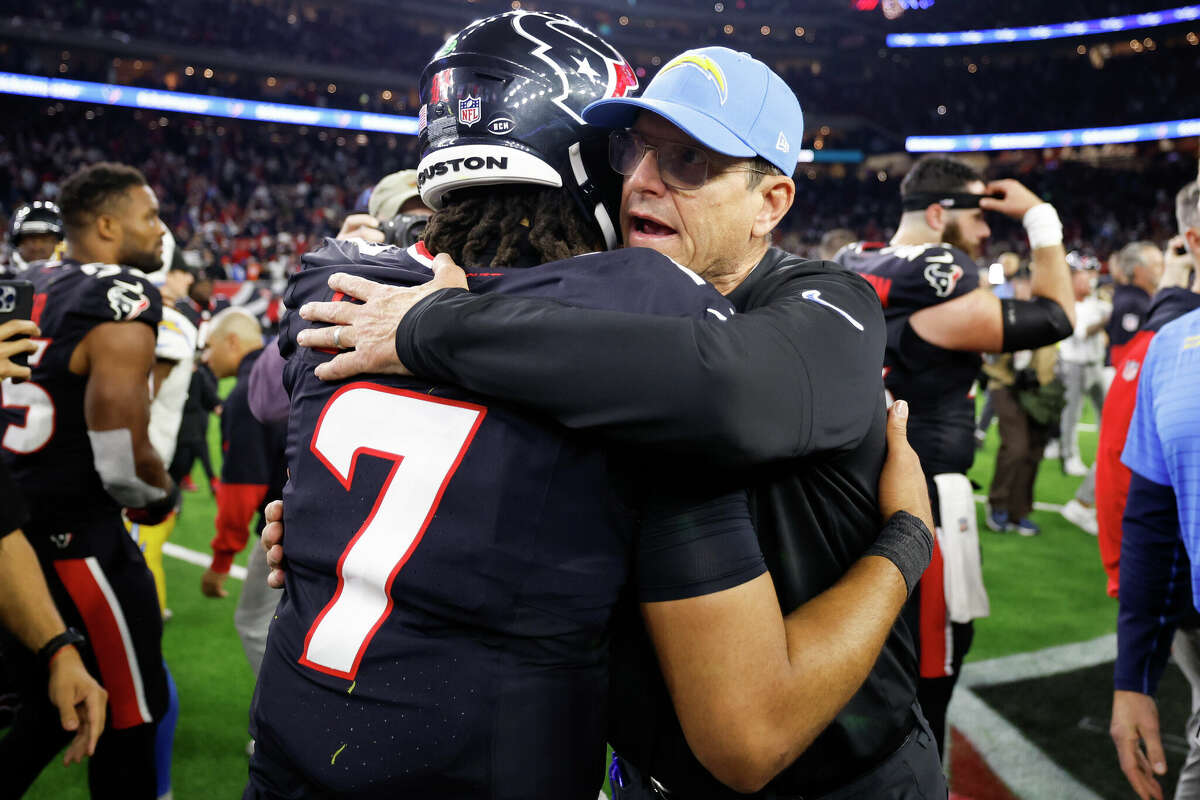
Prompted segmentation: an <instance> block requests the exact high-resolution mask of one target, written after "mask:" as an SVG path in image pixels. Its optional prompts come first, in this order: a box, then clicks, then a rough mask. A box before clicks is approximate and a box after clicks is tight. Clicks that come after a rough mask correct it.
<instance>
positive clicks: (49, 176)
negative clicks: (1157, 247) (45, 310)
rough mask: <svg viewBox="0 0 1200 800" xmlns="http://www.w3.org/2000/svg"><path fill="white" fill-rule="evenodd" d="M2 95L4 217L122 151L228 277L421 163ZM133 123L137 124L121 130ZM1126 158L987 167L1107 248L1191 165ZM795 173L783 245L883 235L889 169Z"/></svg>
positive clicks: (330, 227) (206, 262) (996, 245)
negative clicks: (830, 234) (1016, 178)
mask: <svg viewBox="0 0 1200 800" xmlns="http://www.w3.org/2000/svg"><path fill="white" fill-rule="evenodd" d="M8 102H9V103H10V104H11V107H12V108H13V109H14V113H13V114H12V115H11V116H9V117H8V118H7V120H5V121H0V137H2V138H0V214H3V215H4V216H5V217H8V216H11V214H12V213H13V212H14V211H15V210H16V209H17V208H18V207H19V206H20V204H21V203H23V202H26V201H28V200H29V199H30V198H35V199H42V198H44V199H49V200H53V199H55V198H56V197H57V193H58V187H59V184H60V183H61V182H62V180H63V178H64V177H65V176H66V175H69V174H70V173H71V172H72V171H73V170H74V169H76V168H77V167H78V166H80V165H81V164H85V163H88V162H91V161H95V160H97V158H99V157H100V156H102V155H104V156H107V157H111V158H119V159H120V160H122V161H124V162H126V163H130V164H134V165H136V166H138V167H139V168H140V169H141V170H142V171H143V172H144V173H145V174H146V176H147V178H148V179H149V180H150V182H151V184H152V185H153V186H154V188H155V190H156V192H157V193H158V196H159V197H160V198H161V200H160V202H161V207H162V217H163V220H164V222H165V223H166V224H167V227H168V228H170V229H171V231H172V233H173V234H174V236H175V238H176V240H177V241H178V243H179V246H180V248H181V249H183V250H184V251H185V252H186V253H187V258H188V259H189V263H190V264H191V265H192V266H194V267H201V268H203V267H209V266H216V267H218V273H217V274H218V275H219V276H221V277H228V278H232V279H237V280H243V279H247V278H249V279H252V280H253V279H262V280H264V281H266V280H270V279H272V278H274V279H278V278H280V277H284V276H286V275H288V274H289V273H290V272H291V271H292V270H294V269H295V267H296V266H297V262H298V256H299V255H300V254H302V253H304V252H305V251H306V250H308V249H310V248H311V247H313V246H315V244H316V243H318V242H320V241H321V239H322V238H324V237H326V236H332V235H333V234H335V233H336V232H337V230H338V228H339V227H340V225H341V222H342V220H343V219H344V218H345V217H346V216H347V215H348V214H350V213H353V212H354V211H355V210H361V209H362V208H365V204H363V203H362V201H361V198H362V196H363V193H364V192H365V191H367V190H369V189H370V188H371V186H372V185H373V184H374V182H375V180H376V179H377V176H379V175H385V174H389V173H391V172H394V171H396V170H398V169H401V168H402V167H404V166H406V165H411V164H414V163H415V162H416V140H415V139H413V138H411V137H402V136H393V135H387V134H353V133H349V132H342V131H336V130H326V129H305V128H297V127H295V126H287V125H274V124H267V125H263V124H255V123H250V122H241V121H236V120H216V119H212V118H205V117H194V116H187V115H180V114H174V113H165V114H158V113H154V112H148V111H130V110H126V109H119V108H115V109H114V108H106V107H103V106H85V105H76V104H63V103H57V104H55V103H47V102H45V101H36V100H16V99H13V100H9V101H8ZM131 127H132V128H134V129H137V130H138V131H139V133H138V135H137V136H130V135H128V132H129V130H130V128H131ZM1134 158H1136V163H1137V166H1136V168H1135V169H1130V168H1128V164H1129V162H1131V161H1132V160H1133V159H1134ZM1121 161H1123V162H1124V163H1115V164H1110V165H1105V164H1099V165H1094V164H1091V163H1088V162H1086V161H1078V160H1072V159H1067V158H1064V157H1060V156H1058V155H1042V154H1040V153H1037V152H1032V153H1030V152H1026V153H1022V154H1018V155H1016V156H1015V158H1014V159H1012V160H1009V161H1005V162H1002V163H1000V164H999V165H997V166H995V167H994V168H993V169H994V170H995V171H997V172H1002V173H1003V174H1017V175H1021V176H1023V177H1024V178H1025V179H1026V180H1027V181H1028V182H1029V184H1030V186H1031V187H1032V188H1033V189H1034V190H1035V191H1037V192H1038V194H1040V195H1042V196H1044V197H1047V198H1050V199H1052V200H1053V201H1054V202H1055V203H1056V204H1057V205H1058V206H1059V207H1060V208H1063V209H1064V215H1063V216H1064V220H1065V224H1066V233H1065V236H1066V242H1067V246H1068V248H1069V249H1072V250H1081V251H1085V252H1088V253H1090V254H1093V255H1096V256H1098V257H1100V258H1101V259H1102V260H1104V261H1107V259H1108V258H1109V256H1110V255H1111V254H1112V253H1113V252H1114V251H1116V250H1119V249H1120V248H1121V247H1122V246H1124V245H1125V244H1126V243H1128V242H1131V241H1135V240H1139V239H1152V240H1155V241H1165V240H1166V239H1167V238H1170V236H1171V234H1172V232H1173V229H1174V222H1173V216H1174V205H1173V198H1172V197H1171V195H1170V193H1169V192H1167V191H1165V190H1163V189H1162V188H1161V187H1164V186H1171V185H1174V184H1176V183H1180V182H1182V181H1183V180H1186V178H1187V176H1188V174H1189V170H1190V165H1189V164H1188V163H1187V161H1188V159H1186V158H1185V157H1184V156H1183V155H1182V154H1180V153H1176V152H1160V151H1158V149H1157V148H1150V147H1143V148H1141V150H1140V151H1139V152H1138V153H1137V154H1136V156H1126V157H1125V158H1123V159H1121ZM797 177H798V180H797V183H796V187H797V195H796V200H795V206H794V210H793V212H792V213H791V214H790V215H788V217H787V218H785V219H784V221H783V222H782V223H781V225H780V227H779V229H778V233H777V243H778V244H779V245H780V246H781V247H783V248H784V249H785V250H788V251H789V252H793V253H796V254H798V255H804V256H808V257H816V256H817V255H819V245H820V241H821V237H822V236H823V235H824V234H825V233H826V232H827V231H830V230H834V229H849V230H851V231H854V232H855V235H856V237H857V238H859V239H864V240H868V241H886V240H888V239H890V238H891V235H892V233H893V232H894V229H893V227H892V223H889V222H888V220H892V219H894V218H895V216H896V210H897V208H898V202H899V201H898V196H897V192H896V186H897V180H898V177H899V176H898V175H892V174H889V173H888V172H887V171H886V169H884V170H883V171H882V173H879V172H875V171H869V170H867V169H865V168H862V167H859V166H856V165H853V164H848V165H833V166H830V165H810V166H803V165H802V166H801V168H800V171H799V172H798V174H797ZM881 177H882V180H881ZM1025 247H1026V245H1025V243H1024V241H1023V239H1022V237H1021V231H1020V228H1019V226H1009V225H1005V224H1004V223H1003V222H1002V221H1001V222H1000V223H998V225H997V229H996V230H995V231H993V236H992V240H991V242H990V243H989V253H990V255H991V256H992V257H994V256H996V255H998V254H999V253H1001V252H1004V251H1006V250H1017V251H1022V250H1023V248H1025Z"/></svg>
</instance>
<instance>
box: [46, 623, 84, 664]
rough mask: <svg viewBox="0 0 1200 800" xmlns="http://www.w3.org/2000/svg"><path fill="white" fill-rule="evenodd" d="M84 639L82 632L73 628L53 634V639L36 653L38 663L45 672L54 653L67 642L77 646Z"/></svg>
mask: <svg viewBox="0 0 1200 800" xmlns="http://www.w3.org/2000/svg"><path fill="white" fill-rule="evenodd" d="M86 641H87V639H85V638H84V636H83V634H82V633H80V632H79V631H77V630H75V629H74V628H67V629H66V630H65V631H63V632H62V633H60V634H59V635H58V636H55V637H54V638H53V639H51V640H50V641H48V642H46V643H45V644H44V645H42V649H41V650H38V654H37V658H38V663H39V664H41V665H42V668H43V669H44V670H45V671H46V672H49V671H50V659H52V658H54V654H55V653H57V652H58V651H59V650H61V649H63V648H64V647H66V646H67V645H69V644H71V645H76V646H79V645H81V644H83V643H84V642H86Z"/></svg>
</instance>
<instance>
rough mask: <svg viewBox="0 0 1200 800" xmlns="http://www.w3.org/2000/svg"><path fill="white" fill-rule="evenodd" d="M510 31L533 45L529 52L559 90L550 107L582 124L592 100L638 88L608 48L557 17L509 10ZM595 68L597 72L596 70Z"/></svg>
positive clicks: (622, 62)
mask: <svg viewBox="0 0 1200 800" xmlns="http://www.w3.org/2000/svg"><path fill="white" fill-rule="evenodd" d="M510 13H511V14H512V15H513V17H512V26H513V29H514V30H515V31H516V32H517V33H518V34H520V35H521V36H523V37H524V38H526V39H528V40H529V41H530V42H532V43H533V44H534V48H533V49H532V50H531V51H530V53H531V54H532V55H534V56H536V57H537V58H539V59H541V60H542V61H544V62H545V63H546V64H547V65H548V66H549V67H550V69H551V71H552V72H553V74H554V76H555V77H556V78H557V79H558V81H559V84H560V86H561V90H560V91H559V93H558V95H557V96H555V97H554V104H555V105H556V106H558V107H559V108H561V109H562V110H563V111H565V112H567V113H568V114H569V115H571V117H572V118H574V119H575V121H576V122H579V123H581V124H582V123H583V117H582V116H581V114H582V113H583V109H584V107H585V106H587V105H588V103H590V102H592V101H593V100H595V99H597V98H596V88H597V87H599V88H600V89H601V96H602V97H626V96H628V95H629V94H630V93H632V92H633V90H635V89H637V88H638V80H637V77H636V76H635V75H634V73H633V67H631V66H630V65H629V62H628V61H626V60H625V59H624V57H622V55H621V54H620V53H618V52H617V51H616V50H615V49H613V47H612V46H611V45H609V44H608V43H607V42H605V41H604V40H603V39H601V38H599V37H597V36H595V35H594V34H592V33H591V32H590V31H588V30H587V29H586V28H584V27H582V26H580V25H579V24H578V23H577V22H575V21H574V20H572V19H570V18H568V17H564V16H562V15H561V14H549V13H542V12H535V11H513V12H510ZM597 67H598V69H597Z"/></svg>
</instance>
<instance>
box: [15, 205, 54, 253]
mask: <svg viewBox="0 0 1200 800" xmlns="http://www.w3.org/2000/svg"><path fill="white" fill-rule="evenodd" d="M35 233H49V234H51V235H53V236H56V237H58V240H59V241H62V238H63V219H62V212H61V211H59V210H58V206H57V205H55V204H54V203H51V202H50V201H49V200H35V201H34V202H32V203H26V204H25V205H23V206H21V207H20V208H18V209H17V210H16V212H15V213H14V214H13V216H12V222H11V223H9V226H8V241H9V244H11V245H12V246H13V247H16V246H17V245H19V244H20V243H21V237H22V236H26V235H29V234H35Z"/></svg>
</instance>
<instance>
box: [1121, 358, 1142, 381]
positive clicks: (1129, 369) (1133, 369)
mask: <svg viewBox="0 0 1200 800" xmlns="http://www.w3.org/2000/svg"><path fill="white" fill-rule="evenodd" d="M1141 366H1142V363H1141V362H1140V361H1134V360H1133V359H1132V358H1130V359H1127V360H1126V361H1125V368H1124V369H1122V370H1121V379H1122V380H1125V381H1132V380H1133V379H1134V378H1136V377H1137V374H1138V369H1139V368H1141Z"/></svg>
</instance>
